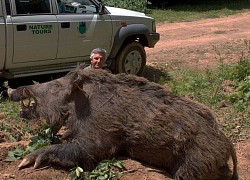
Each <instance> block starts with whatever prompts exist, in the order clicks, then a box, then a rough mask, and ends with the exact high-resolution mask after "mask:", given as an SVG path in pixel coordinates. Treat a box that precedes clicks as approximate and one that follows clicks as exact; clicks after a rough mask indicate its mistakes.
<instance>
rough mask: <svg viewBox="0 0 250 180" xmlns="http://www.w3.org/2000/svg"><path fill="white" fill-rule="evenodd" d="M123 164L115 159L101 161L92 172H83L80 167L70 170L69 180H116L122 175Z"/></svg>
mask: <svg viewBox="0 0 250 180" xmlns="http://www.w3.org/2000/svg"><path fill="white" fill-rule="evenodd" d="M123 170H124V164H123V162H121V161H117V160H115V159H112V160H103V161H101V162H100V163H99V164H98V166H97V167H96V168H95V169H94V170H93V171H92V172H84V171H83V169H82V168H81V167H76V168H73V169H72V170H71V180H77V179H84V180H116V179H119V178H120V177H121V176H122V175H123Z"/></svg>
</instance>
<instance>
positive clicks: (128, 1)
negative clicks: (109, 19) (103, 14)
mask: <svg viewBox="0 0 250 180" xmlns="http://www.w3.org/2000/svg"><path fill="white" fill-rule="evenodd" d="M103 2H104V4H105V5H106V6H111V7H118V8H124V9H130V10H134V11H140V12H145V11H146V6H147V1H146V0H136V1H134V0H123V1H117V0H103Z"/></svg>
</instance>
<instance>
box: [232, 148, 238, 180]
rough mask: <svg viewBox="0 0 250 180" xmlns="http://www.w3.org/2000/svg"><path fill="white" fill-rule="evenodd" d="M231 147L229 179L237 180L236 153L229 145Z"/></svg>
mask: <svg viewBox="0 0 250 180" xmlns="http://www.w3.org/2000/svg"><path fill="white" fill-rule="evenodd" d="M230 145H231V157H232V160H233V175H232V177H231V180H238V179H239V177H238V170H237V156H236V151H235V149H234V145H233V143H230Z"/></svg>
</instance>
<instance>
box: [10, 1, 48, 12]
mask: <svg viewBox="0 0 250 180" xmlns="http://www.w3.org/2000/svg"><path fill="white" fill-rule="evenodd" d="M15 2H16V12H17V14H47V13H50V12H51V11H50V2H49V0H15Z"/></svg>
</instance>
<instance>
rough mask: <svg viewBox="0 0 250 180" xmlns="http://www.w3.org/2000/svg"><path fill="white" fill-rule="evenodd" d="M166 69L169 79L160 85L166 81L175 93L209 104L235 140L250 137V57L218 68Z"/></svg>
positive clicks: (228, 133) (228, 134)
mask: <svg viewBox="0 0 250 180" xmlns="http://www.w3.org/2000/svg"><path fill="white" fill-rule="evenodd" d="M165 71H166V73H168V74H169V76H170V78H168V79H166V80H165V81H164V80H161V84H167V85H168V86H169V87H170V89H171V91H172V92H173V93H174V94H176V95H179V96H187V97H189V98H191V99H193V100H194V101H198V102H200V103H203V104H205V105H207V106H209V107H210V108H211V109H212V110H213V111H214V112H215V115H216V116H217V119H218V121H219V124H221V125H222V130H223V131H224V132H225V134H226V135H227V136H228V137H230V138H231V139H232V140H233V141H237V140H239V139H244V138H247V137H249V132H250V123H249V122H250V121H249V120H250V59H240V60H239V61H238V62H237V63H235V64H223V63H221V64H220V65H219V66H218V67H217V68H215V69H205V70H204V69H192V68H181V69H176V70H167V69H166V70H165ZM227 89H229V90H227Z"/></svg>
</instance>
